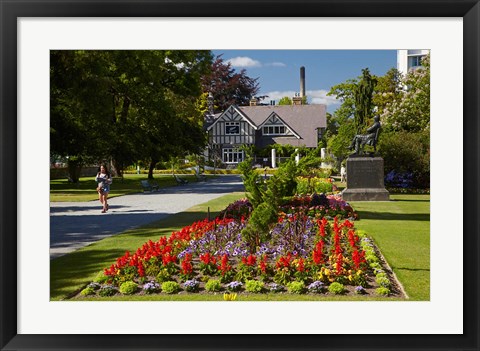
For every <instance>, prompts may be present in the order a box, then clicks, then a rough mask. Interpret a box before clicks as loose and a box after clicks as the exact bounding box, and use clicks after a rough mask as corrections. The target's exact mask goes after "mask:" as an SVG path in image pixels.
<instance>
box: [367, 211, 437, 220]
mask: <svg viewBox="0 0 480 351" xmlns="http://www.w3.org/2000/svg"><path fill="white" fill-rule="evenodd" d="M358 217H359V218H360V220H362V219H376V220H392V221H430V214H429V213H392V212H371V211H358Z"/></svg>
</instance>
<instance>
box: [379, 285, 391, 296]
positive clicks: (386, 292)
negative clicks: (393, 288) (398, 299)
mask: <svg viewBox="0 0 480 351" xmlns="http://www.w3.org/2000/svg"><path fill="white" fill-rule="evenodd" d="M375 292H376V293H377V294H378V295H382V296H388V295H390V289H389V288H385V287H380V288H377V289H376V290H375Z"/></svg>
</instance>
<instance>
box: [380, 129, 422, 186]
mask: <svg viewBox="0 0 480 351" xmlns="http://www.w3.org/2000/svg"><path fill="white" fill-rule="evenodd" d="M378 148H379V153H380V155H381V156H382V157H383V159H384V162H385V175H387V177H386V178H385V185H387V186H395V187H402V188H403V187H415V188H429V187H430V137H429V134H428V133H409V132H404V131H402V132H394V133H384V134H382V135H381V136H380V138H379V144H378ZM392 171H393V172H394V173H392V174H390V172H392ZM389 174H390V176H388V175H389Z"/></svg>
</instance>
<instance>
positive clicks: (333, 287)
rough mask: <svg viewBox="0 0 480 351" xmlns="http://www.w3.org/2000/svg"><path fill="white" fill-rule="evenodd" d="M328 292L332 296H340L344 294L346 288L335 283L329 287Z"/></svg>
mask: <svg viewBox="0 0 480 351" xmlns="http://www.w3.org/2000/svg"><path fill="white" fill-rule="evenodd" d="M328 291H330V292H331V293H332V294H335V295H339V294H343V292H344V291H345V287H344V286H343V284H340V283H338V282H334V283H332V284H330V286H329V287H328Z"/></svg>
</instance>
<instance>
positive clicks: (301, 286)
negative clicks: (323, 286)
mask: <svg viewBox="0 0 480 351" xmlns="http://www.w3.org/2000/svg"><path fill="white" fill-rule="evenodd" d="M287 290H288V292H290V293H292V294H303V293H304V292H305V283H304V282H303V281H301V282H297V281H294V282H290V283H288V284H287Z"/></svg>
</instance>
